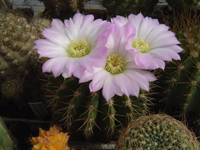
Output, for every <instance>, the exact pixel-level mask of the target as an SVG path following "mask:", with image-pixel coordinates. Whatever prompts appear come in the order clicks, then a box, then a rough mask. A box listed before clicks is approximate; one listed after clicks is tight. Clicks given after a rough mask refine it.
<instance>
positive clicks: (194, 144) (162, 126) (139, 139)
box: [116, 114, 200, 150]
mask: <svg viewBox="0 0 200 150" xmlns="http://www.w3.org/2000/svg"><path fill="white" fill-rule="evenodd" d="M199 146H200V144H199V142H198V140H197V138H196V137H195V136H194V134H193V133H192V132H191V131H190V130H188V128H187V127H186V126H185V125H184V124H183V123H182V122H180V121H178V120H176V119H174V118H173V117H171V116H168V115H164V114H156V115H149V116H141V117H139V118H138V119H137V120H134V121H132V122H130V123H129V124H128V126H127V128H125V129H124V130H122V132H121V135H120V136H119V139H118V143H117V145H116V150H130V149H134V150H152V149H156V150H199V149H200V147H199Z"/></svg>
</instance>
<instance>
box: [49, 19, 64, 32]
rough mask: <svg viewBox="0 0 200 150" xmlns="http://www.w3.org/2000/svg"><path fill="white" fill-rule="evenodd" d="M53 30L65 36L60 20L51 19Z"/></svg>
mask: <svg viewBox="0 0 200 150" xmlns="http://www.w3.org/2000/svg"><path fill="white" fill-rule="evenodd" d="M51 25H52V27H53V28H56V29H57V31H59V32H60V33H61V34H65V29H64V28H65V25H64V24H63V22H62V21H61V20H60V19H53V20H52V22H51Z"/></svg>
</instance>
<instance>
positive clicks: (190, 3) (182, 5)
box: [167, 0, 198, 12]
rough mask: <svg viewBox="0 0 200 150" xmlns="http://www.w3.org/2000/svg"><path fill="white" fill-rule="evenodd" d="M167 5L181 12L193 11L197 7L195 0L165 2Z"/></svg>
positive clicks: (169, 0) (170, 0) (168, 0)
mask: <svg viewBox="0 0 200 150" xmlns="http://www.w3.org/2000/svg"><path fill="white" fill-rule="evenodd" d="M167 3H168V4H169V5H170V6H171V7H173V8H174V9H175V10H177V11H179V12H181V11H185V10H190V9H193V8H194V6H196V5H197V3H198V2H197V0H167Z"/></svg>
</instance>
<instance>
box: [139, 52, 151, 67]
mask: <svg viewBox="0 0 200 150" xmlns="http://www.w3.org/2000/svg"><path fill="white" fill-rule="evenodd" d="M152 56H153V55H152V53H138V54H137V55H136V56H135V63H136V65H143V66H145V67H146V68H147V67H148V65H149V63H150V62H151V61H152Z"/></svg>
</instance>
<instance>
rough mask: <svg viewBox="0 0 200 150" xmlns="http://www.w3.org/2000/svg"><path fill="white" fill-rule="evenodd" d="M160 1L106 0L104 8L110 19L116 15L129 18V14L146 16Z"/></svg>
mask: <svg viewBox="0 0 200 150" xmlns="http://www.w3.org/2000/svg"><path fill="white" fill-rule="evenodd" d="M157 2H158V0H151V1H149V0H126V1H121V0H104V1H103V6H104V7H106V8H107V12H108V15H109V17H115V16H116V15H122V16H128V15H129V14H131V13H133V14H138V13H140V12H141V13H142V14H143V15H144V16H147V15H148V14H150V13H151V12H152V11H153V9H154V6H155V5H156V4H157Z"/></svg>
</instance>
